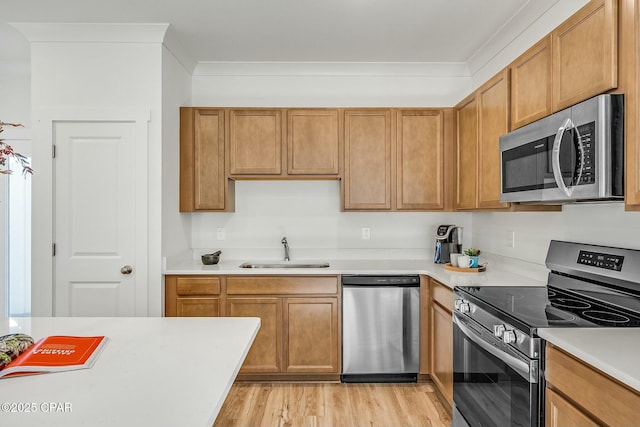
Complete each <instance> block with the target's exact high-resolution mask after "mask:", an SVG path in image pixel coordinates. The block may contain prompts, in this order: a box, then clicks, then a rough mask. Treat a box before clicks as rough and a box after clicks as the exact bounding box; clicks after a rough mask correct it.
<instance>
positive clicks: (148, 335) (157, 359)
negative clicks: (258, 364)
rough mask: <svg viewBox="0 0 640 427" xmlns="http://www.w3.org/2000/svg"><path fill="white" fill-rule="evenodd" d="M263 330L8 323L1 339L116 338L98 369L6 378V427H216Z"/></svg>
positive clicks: (131, 321) (139, 322)
mask: <svg viewBox="0 0 640 427" xmlns="http://www.w3.org/2000/svg"><path fill="white" fill-rule="evenodd" d="M259 327H260V319H257V318H158V317H150V318H141V317H136V318H90V317H84V318H61V317H54V318H38V317H33V318H19V317H14V318H0V335H6V334H10V333H17V332H22V333H26V334H28V335H31V336H32V337H33V338H34V339H36V340H38V339H40V338H42V337H45V336H49V335H85V336H87V335H105V336H107V337H109V342H108V343H107V345H106V347H105V348H104V350H103V352H102V353H101V354H100V356H99V357H98V359H97V361H96V363H95V365H94V366H93V367H92V368H90V369H82V370H76V371H68V372H59V373H50V374H43V375H31V376H24V377H14V378H6V379H0V405H1V411H2V413H1V414H0V425H3V426H12V427H19V426H65V427H71V426H92V427H99V426H154V427H161V426H167V427H169V426H171V427H174V426H202V427H205V426H206V427H211V426H212V425H213V422H214V421H215V418H216V417H217V415H218V412H219V411H220V408H221V406H222V404H223V403H224V400H225V398H226V396H227V394H228V392H229V389H230V387H231V385H232V384H233V381H234V380H235V378H236V375H237V373H238V370H239V369H240V366H241V365H242V362H243V361H244V358H245V356H246V354H247V352H248V351H249V348H250V347H251V344H252V343H253V340H254V338H255V336H256V334H257V332H258V329H259ZM28 411H30V412H28Z"/></svg>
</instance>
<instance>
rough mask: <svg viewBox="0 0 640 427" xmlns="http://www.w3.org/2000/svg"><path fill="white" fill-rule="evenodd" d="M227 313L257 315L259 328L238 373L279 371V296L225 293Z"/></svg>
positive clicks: (280, 328)
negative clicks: (236, 295) (258, 296)
mask: <svg viewBox="0 0 640 427" xmlns="http://www.w3.org/2000/svg"><path fill="white" fill-rule="evenodd" d="M227 314H228V316H229V317H259V318H260V330H259V331H258V334H257V335H256V338H255V340H254V341H253V345H252V346H251V349H250V350H249V353H248V354H247V357H246V359H245V361H244V363H243V364H242V368H240V373H278V372H281V371H282V300H281V298H275V297H261V298H257V297H256V298H252V297H229V298H227Z"/></svg>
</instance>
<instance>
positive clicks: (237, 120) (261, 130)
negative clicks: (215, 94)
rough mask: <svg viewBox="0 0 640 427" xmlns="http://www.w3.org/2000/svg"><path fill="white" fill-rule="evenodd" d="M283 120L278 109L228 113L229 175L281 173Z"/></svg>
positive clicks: (281, 112) (232, 111)
mask: <svg viewBox="0 0 640 427" xmlns="http://www.w3.org/2000/svg"><path fill="white" fill-rule="evenodd" d="M282 120H283V111H282V110H279V109H274V110H263V109H246V110H230V111H229V173H230V174H231V175H232V176H233V175H280V174H281V173H282Z"/></svg>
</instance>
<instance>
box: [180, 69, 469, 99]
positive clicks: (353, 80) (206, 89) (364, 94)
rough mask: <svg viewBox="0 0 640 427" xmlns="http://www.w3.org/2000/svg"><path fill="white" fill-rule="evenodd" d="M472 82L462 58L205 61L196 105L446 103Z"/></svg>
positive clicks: (196, 76) (197, 80)
mask: <svg viewBox="0 0 640 427" xmlns="http://www.w3.org/2000/svg"><path fill="white" fill-rule="evenodd" d="M470 83H471V82H470V79H469V70H468V68H467V66H466V64H458V63H451V64H428V63H427V64H414V63H406V64H403V63H388V64H381V63H363V64H360V63H351V64H350V63H237V64H230V63H200V64H199V65H198V66H197V67H196V69H195V71H194V77H193V105H199V106H200V105H202V106H244V107H253V106H255V107H263V106H271V107H414V106H416V107H425V106H431V107H447V106H452V105H453V104H454V103H455V102H456V101H457V99H459V98H460V97H461V96H463V94H466V93H469V92H471V86H470Z"/></svg>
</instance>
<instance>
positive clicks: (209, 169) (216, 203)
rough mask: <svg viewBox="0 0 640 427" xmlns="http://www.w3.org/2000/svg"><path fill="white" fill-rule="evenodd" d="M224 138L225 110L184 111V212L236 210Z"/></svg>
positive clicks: (181, 123) (182, 148) (181, 115)
mask: <svg viewBox="0 0 640 427" xmlns="http://www.w3.org/2000/svg"><path fill="white" fill-rule="evenodd" d="M224 135H225V113H224V110H221V109H216V108H192V107H181V108H180V212H194V211H232V210H233V208H234V206H233V197H232V195H233V188H232V187H231V188H230V187H229V184H228V183H227V175H226V172H225V143H224ZM230 185H232V184H230Z"/></svg>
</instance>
